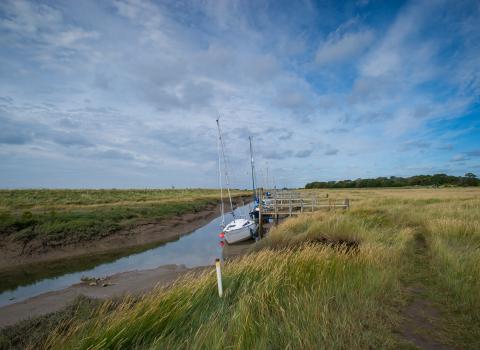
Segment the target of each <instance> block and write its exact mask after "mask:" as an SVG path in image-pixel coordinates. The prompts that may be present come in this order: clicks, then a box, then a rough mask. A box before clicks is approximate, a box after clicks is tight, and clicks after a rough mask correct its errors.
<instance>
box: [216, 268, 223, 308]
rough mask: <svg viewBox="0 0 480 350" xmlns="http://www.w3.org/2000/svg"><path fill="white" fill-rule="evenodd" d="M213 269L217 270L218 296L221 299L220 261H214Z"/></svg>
mask: <svg viewBox="0 0 480 350" xmlns="http://www.w3.org/2000/svg"><path fill="white" fill-rule="evenodd" d="M215 269H216V270H217V285H218V296H219V297H220V298H221V297H222V296H223V285H222V270H221V267H220V259H215Z"/></svg>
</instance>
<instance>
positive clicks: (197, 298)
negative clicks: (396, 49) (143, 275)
mask: <svg viewBox="0 0 480 350" xmlns="http://www.w3.org/2000/svg"><path fill="white" fill-rule="evenodd" d="M329 193H330V197H334V196H338V198H343V197H345V196H348V197H350V198H352V199H353V200H352V208H351V209H350V210H348V211H336V212H334V211H330V212H319V213H315V214H313V215H305V216H302V217H299V218H294V219H291V220H287V221H285V222H284V223H283V224H281V225H279V226H278V227H277V228H275V229H274V230H273V231H271V232H270V234H269V236H268V238H266V239H264V240H263V241H261V242H260V243H259V244H258V245H256V246H255V247H254V249H253V251H252V252H251V253H250V254H249V255H247V256H244V257H242V258H240V259H239V260H235V261H232V262H231V263H227V264H226V265H225V266H224V268H223V273H224V289H225V294H224V297H223V298H219V297H218V295H217V292H216V278H215V274H214V271H211V272H208V273H206V274H204V275H203V276H201V277H200V278H198V277H193V276H190V277H188V276H187V277H185V278H183V279H182V280H180V281H178V282H177V283H176V284H175V285H174V286H173V287H171V288H168V289H160V290H155V291H153V292H151V293H149V294H148V295H146V296H144V297H143V298H141V299H140V300H138V299H133V298H126V299H125V300H124V301H122V302H120V303H116V304H115V307H112V303H111V302H106V303H105V304H103V306H101V307H99V308H97V309H95V312H94V313H93V316H91V317H89V318H88V319H85V318H81V317H80V318H76V317H72V318H71V319H70V320H68V321H63V322H62V323H61V324H60V325H59V326H58V327H57V328H56V330H55V331H54V332H52V333H51V335H50V336H49V339H48V342H46V343H45V344H46V345H45V346H46V347H47V348H51V349H125V348H133V349H225V348H233V349H252V348H255V349H286V348H289V349H398V348H405V349H414V348H415V341H414V340H412V339H411V338H409V337H408V336H405V333H404V332H402V329H403V328H404V324H405V322H412V323H413V322H414V321H415V320H412V319H409V318H411V317H415V315H413V316H412V314H409V313H408V312H407V311H406V310H408V308H409V305H411V303H412V300H413V299H415V298H416V297H418V296H417V295H416V294H415V293H416V292H414V291H412V286H416V285H419V284H420V285H421V286H422V297H423V298H426V299H427V300H428V303H429V304H431V305H432V307H433V308H435V309H436V311H438V315H437V316H438V317H436V319H435V320H433V321H432V323H431V324H430V325H429V327H430V328H429V330H430V331H431V332H429V334H430V336H431V337H435V342H436V343H437V344H443V345H446V346H448V345H450V346H452V347H454V348H456V349H478V348H480V337H479V330H480V316H479V315H480V298H479V294H478V291H479V290H480V285H479V281H480V267H479V261H480V244H479V243H480V210H479V209H480V197H479V196H480V191H479V190H478V189H474V190H473V189H459V190H455V189H434V190H433V189H432V190H424V189H420V190H412V189H408V190H406V189H403V190H354V191H329ZM419 239H421V240H422V242H423V247H422V249H420V250H419V249H418V241H419ZM421 327H422V325H419V326H418V329H415V330H414V331H418V332H420V333H421V332H422V329H421ZM423 331H424V330H423ZM417 345H418V344H417Z"/></svg>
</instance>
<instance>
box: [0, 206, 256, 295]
mask: <svg viewBox="0 0 480 350" xmlns="http://www.w3.org/2000/svg"><path fill="white" fill-rule="evenodd" d="M248 199H250V198H248ZM236 202H237V204H241V203H242V199H241V198H237V199H236ZM219 215H220V207H219V204H218V203H210V204H208V205H207V206H205V207H204V208H203V209H202V210H200V211H197V212H195V213H188V214H184V215H178V216H175V217H171V218H168V219H163V220H157V221H153V220H150V221H142V222H137V223H136V225H135V226H132V227H130V228H128V229H122V230H120V231H118V232H116V233H114V234H111V235H109V236H107V237H105V238H102V239H99V240H95V241H88V242H82V243H77V244H71V245H65V246H58V247H55V248H49V247H39V248H38V249H35V248H33V247H34V245H35V243H32V246H31V249H29V250H28V252H29V253H28V254H27V253H25V252H24V253H23V254H22V249H21V246H20V245H19V244H18V243H14V242H5V241H3V242H0V253H1V254H0V291H4V290H8V289H12V288H15V287H17V286H20V285H25V284H28V283H32V282H34V281H37V280H40V279H43V278H48V277H53V276H58V275H60V274H64V273H70V272H76V271H82V270H87V269H90V268H93V267H94V266H96V265H98V264H101V263H105V262H110V261H114V260H116V259H118V258H120V257H123V256H127V255H130V254H134V253H138V252H141V251H144V250H147V249H151V248H154V247H156V246H159V245H161V244H163V243H167V242H172V241H176V240H178V239H180V237H182V236H183V235H185V234H188V233H190V232H192V231H194V230H196V229H198V228H200V227H201V226H203V225H205V224H207V223H208V222H210V221H211V220H212V219H214V218H215V217H217V216H219ZM24 251H25V250H24Z"/></svg>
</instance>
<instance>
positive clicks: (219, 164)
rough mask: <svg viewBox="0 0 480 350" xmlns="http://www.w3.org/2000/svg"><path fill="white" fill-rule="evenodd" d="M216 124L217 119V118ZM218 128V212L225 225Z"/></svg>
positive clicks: (223, 225)
mask: <svg viewBox="0 0 480 350" xmlns="http://www.w3.org/2000/svg"><path fill="white" fill-rule="evenodd" d="M217 124H218V119H217ZM220 148H221V145H220V129H219V137H218V139H217V153H218V183H219V185H220V212H221V213H222V227H225V208H224V205H223V184H222V155H221V151H220Z"/></svg>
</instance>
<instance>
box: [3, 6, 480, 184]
mask: <svg viewBox="0 0 480 350" xmlns="http://www.w3.org/2000/svg"><path fill="white" fill-rule="evenodd" d="M478 28H480V3H479V2H478V1H461V0H456V1H441V0H438V1H437V0H428V1H412V2H409V1H368V0H363V1H350V2H342V1H319V2H315V1H278V0H274V1H246V0H245V1H234V0H230V1H220V0H214V1H200V0H198V1H177V0H174V1H147V0H145V1H143V0H142V1H140V0H118V1H109V0H106V1H93V0H92V1H90V0H82V1H70V0H68V1H27V0H14V1H12V0H2V1H0V187H1V188H37V187H41V188H50V187H51V188H70V187H73V188H87V187H88V188H133V187H140V188H158V187H161V188H163V187H166V188H169V187H172V186H175V187H177V188H179V187H190V188H192V187H217V186H218V163H217V162H218V153H217V129H216V123H215V119H216V118H217V117H220V123H221V126H222V131H223V136H224V140H225V144H226V149H225V151H226V154H227V157H228V162H229V172H230V174H231V178H232V179H231V182H232V186H233V187H242V188H243V187H248V186H250V182H249V181H250V164H249V161H250V160H249V145H248V137H249V136H252V137H253V148H254V158H255V166H256V176H257V181H258V183H259V184H260V185H263V186H267V185H269V186H270V187H271V186H273V185H276V186H277V187H283V186H288V187H302V186H304V185H305V183H307V182H310V181H316V180H319V181H326V180H340V179H355V178H359V177H364V178H365V177H377V176H411V175H416V174H433V173H448V174H452V175H463V174H465V173H466V172H473V173H476V174H478V175H480V137H479V136H480V133H479V131H480V30H479V29H478ZM267 175H268V176H267ZM267 180H268V181H267ZM267 182H268V183H267Z"/></svg>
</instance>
